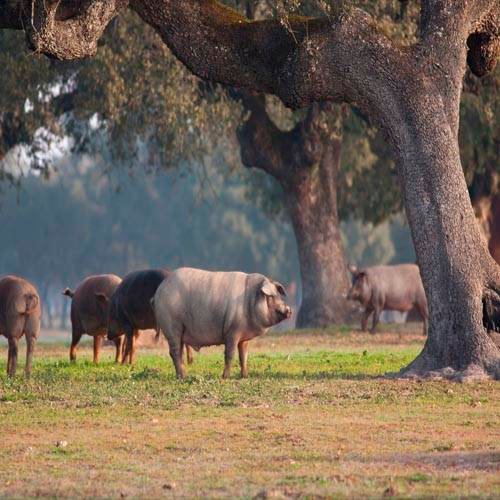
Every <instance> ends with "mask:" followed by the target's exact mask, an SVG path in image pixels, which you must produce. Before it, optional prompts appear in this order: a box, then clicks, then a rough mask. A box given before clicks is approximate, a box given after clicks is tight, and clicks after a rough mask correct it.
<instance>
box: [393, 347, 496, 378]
mask: <svg viewBox="0 0 500 500" xmlns="http://www.w3.org/2000/svg"><path fill="white" fill-rule="evenodd" d="M424 351H425V349H424ZM386 376H388V377H390V378H396V379H412V380H430V379H432V380H436V379H441V380H452V381H454V382H477V381H482V380H500V358H498V357H494V356H493V357H492V358H490V359H488V361H486V362H485V363H481V364H474V363H471V364H469V365H468V366H467V367H465V368H463V369H456V368H453V367H451V366H444V367H443V366H439V362H438V360H436V359H434V358H432V357H429V356H428V355H426V354H425V352H422V353H421V354H420V355H419V356H418V357H417V358H416V359H415V360H414V361H413V362H412V363H410V364H409V365H408V366H407V367H405V368H402V369H401V371H399V372H396V373H390V374H387V375H386Z"/></svg>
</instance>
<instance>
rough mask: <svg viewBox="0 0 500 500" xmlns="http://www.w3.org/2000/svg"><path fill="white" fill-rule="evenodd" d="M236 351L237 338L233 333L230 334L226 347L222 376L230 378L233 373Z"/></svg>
mask: <svg viewBox="0 0 500 500" xmlns="http://www.w3.org/2000/svg"><path fill="white" fill-rule="evenodd" d="M235 352H236V342H235V339H234V338H233V336H232V335H228V337H227V338H226V343H225V348H224V372H223V373H222V378H229V376H230V375H231V364H232V363H233V358H234V354H235Z"/></svg>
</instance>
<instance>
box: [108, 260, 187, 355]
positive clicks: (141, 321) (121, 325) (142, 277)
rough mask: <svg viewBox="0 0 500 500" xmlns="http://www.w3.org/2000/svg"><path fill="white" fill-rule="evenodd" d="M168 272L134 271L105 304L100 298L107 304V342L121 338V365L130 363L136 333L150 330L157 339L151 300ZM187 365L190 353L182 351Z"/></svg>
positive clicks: (161, 270)
mask: <svg viewBox="0 0 500 500" xmlns="http://www.w3.org/2000/svg"><path fill="white" fill-rule="evenodd" d="M169 272H170V271H169V270H168V269H147V270H143V271H134V272H131V273H129V274H127V275H126V276H125V277H124V278H123V281H122V282H121V283H120V284H119V286H118V287H117V288H116V290H115V292H114V293H113V295H112V296H111V298H110V299H109V300H108V299H107V298H106V297H104V296H102V297H100V299H101V301H102V302H103V304H106V305H107V304H108V303H109V309H108V312H109V314H108V339H109V340H115V339H116V338H118V337H120V336H122V335H125V338H126V344H125V350H124V353H123V357H122V363H125V362H126V361H127V360H128V362H129V363H130V364H132V363H133V362H134V359H135V351H136V339H137V337H138V336H139V330H147V329H150V328H153V329H155V330H156V338H157V340H158V339H159V335H160V331H159V329H158V328H157V326H156V319H155V316H154V313H153V309H152V306H151V299H152V298H153V296H154V294H155V292H156V290H157V288H158V286H159V285H160V283H161V282H162V281H163V280H164V279H165V278H166V277H167V276H168V274H169ZM186 351H187V355H188V362H189V363H191V362H192V359H193V358H192V351H191V350H190V349H189V348H188V347H186Z"/></svg>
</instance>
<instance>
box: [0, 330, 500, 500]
mask: <svg viewBox="0 0 500 500" xmlns="http://www.w3.org/2000/svg"><path fill="white" fill-rule="evenodd" d="M380 327H381V329H384V331H383V332H382V333H379V334H377V335H375V336H370V335H369V334H361V333H359V332H357V331H354V332H352V331H350V330H349V329H348V328H344V329H340V330H317V331H301V332H288V333H279V334H272V335H268V336H266V337H263V338H261V339H257V340H255V341H253V342H252V343H251V347H250V360H249V364H250V378H249V379H246V380H240V379H239V369H238V367H237V364H235V366H234V367H233V377H232V378H231V379H229V380H225V381H223V380H221V379H220V375H221V373H222V369H223V358H222V349H221V348H210V349H206V350H203V351H202V352H201V353H200V354H199V355H196V358H195V362H194V364H193V365H192V366H190V367H188V377H187V379H186V380H185V381H182V382H179V381H177V380H176V379H175V378H174V370H173V366H172V364H171V361H170V358H169V357H168V355H167V348H166V347H165V346H160V347H156V348H150V349H146V348H141V349H140V350H139V352H138V360H137V363H136V365H135V366H133V367H129V366H116V365H114V364H113V363H112V362H111V357H112V351H113V349H112V348H111V347H110V348H107V349H105V350H104V352H103V360H102V363H101V364H100V365H99V366H94V365H92V363H91V362H90V360H91V348H90V343H89V342H87V343H84V344H83V345H82V346H80V348H79V351H78V354H79V358H78V360H77V362H76V364H73V365H71V364H70V363H69V362H68V347H67V345H65V344H63V343H61V342H60V341H59V342H56V343H43V339H42V341H41V342H40V343H39V344H38V347H37V352H36V357H35V363H34V370H33V375H32V378H31V380H29V381H25V380H24V379H23V377H22V371H21V370H22V367H23V366H22V365H23V363H22V362H21V363H20V366H19V369H20V370H19V374H18V376H17V377H16V378H15V379H14V380H8V379H7V378H6V375H5V373H4V372H5V358H6V352H5V351H6V350H5V346H4V345H1V346H0V348H1V351H2V352H1V363H0V370H1V374H0V496H3V497H21V496H23V497H24V496H29V497H34V496H50V497H75V496H77V497H150V498H156V497H161V496H167V497H212V498H214V497H221V496H227V497H238V498H255V497H256V498H270V497H273V498H322V497H336V498H337V497H361V496H363V497H365V496H367V497H382V496H385V497H388V496H394V497H422V496H427V497H435V496H443V497H447V498H448V497H455V498H456V497H490V498H495V497H496V498H498V497H499V496H500V474H499V472H500V425H499V412H500V404H499V396H500V389H499V385H498V383H495V382H483V383H471V384H458V383H452V382H444V381H424V382H422V381H414V380H413V381H412V380H394V379H389V378H384V377H382V375H383V374H384V373H386V372H394V371H397V370H399V368H400V367H402V366H404V365H405V364H406V363H408V362H409V361H410V360H411V359H413V358H414V357H415V355H416V354H417V353H418V351H419V349H420V348H421V346H422V342H423V339H422V336H421V335H419V334H418V333H417V332H420V325H418V326H412V327H401V326H399V327H390V328H388V327H387V326H384V325H381V326H380ZM42 337H43V332H42ZM68 338H69V335H68ZM22 356H23V353H21V356H20V361H22V359H23V358H22Z"/></svg>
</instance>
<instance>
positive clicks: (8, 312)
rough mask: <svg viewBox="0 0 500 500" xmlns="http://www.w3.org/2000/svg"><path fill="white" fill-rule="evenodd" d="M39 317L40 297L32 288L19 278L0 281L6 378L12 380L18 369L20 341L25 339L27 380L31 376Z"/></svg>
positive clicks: (12, 277) (0, 331)
mask: <svg viewBox="0 0 500 500" xmlns="http://www.w3.org/2000/svg"><path fill="white" fill-rule="evenodd" d="M41 314H42V309H41V302H40V296H39V295H38V292H37V290H36V288H35V287H34V285H32V284H31V283H30V282H29V281H27V280H25V279H24V278H21V277H19V276H4V277H3V278H1V279H0V335H3V336H4V337H7V340H8V342H9V355H8V360H7V375H8V376H9V377H13V376H14V375H15V374H16V368H17V353H18V344H19V339H20V338H21V337H22V336H23V335H26V367H25V369H24V373H25V376H26V377H29V376H30V374H31V365H32V362H33V351H34V348H35V342H36V339H37V338H38V335H39V333H40V318H41Z"/></svg>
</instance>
